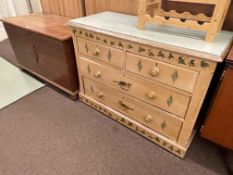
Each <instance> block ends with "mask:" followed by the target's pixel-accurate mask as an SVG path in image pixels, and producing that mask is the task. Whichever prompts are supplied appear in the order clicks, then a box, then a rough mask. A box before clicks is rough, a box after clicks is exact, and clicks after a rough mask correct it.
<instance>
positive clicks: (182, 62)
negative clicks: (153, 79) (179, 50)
mask: <svg viewBox="0 0 233 175" xmlns="http://www.w3.org/2000/svg"><path fill="white" fill-rule="evenodd" d="M178 64H183V65H186V63H185V60H184V58H183V57H182V56H180V57H179V61H178Z"/></svg>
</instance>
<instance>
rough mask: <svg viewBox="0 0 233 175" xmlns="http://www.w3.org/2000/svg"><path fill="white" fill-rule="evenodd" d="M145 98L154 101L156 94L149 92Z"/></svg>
mask: <svg viewBox="0 0 233 175" xmlns="http://www.w3.org/2000/svg"><path fill="white" fill-rule="evenodd" d="M147 97H148V98H149V99H151V100H153V99H155V97H156V94H155V92H154V91H150V92H149V93H148V94H147Z"/></svg>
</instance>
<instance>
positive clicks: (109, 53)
mask: <svg viewBox="0 0 233 175" xmlns="http://www.w3.org/2000/svg"><path fill="white" fill-rule="evenodd" d="M107 56H108V61H109V62H111V59H112V53H111V51H110V50H109V51H108V55H107Z"/></svg>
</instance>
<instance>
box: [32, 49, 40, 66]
mask: <svg viewBox="0 0 233 175" xmlns="http://www.w3.org/2000/svg"><path fill="white" fill-rule="evenodd" d="M33 52H34V56H35V60H36V63H37V64H38V63H39V54H38V52H37V50H36V46H33Z"/></svg>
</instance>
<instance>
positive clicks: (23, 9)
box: [12, 0, 29, 15]
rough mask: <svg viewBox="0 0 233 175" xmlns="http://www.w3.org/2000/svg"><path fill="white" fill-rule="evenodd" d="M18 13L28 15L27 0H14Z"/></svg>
mask: <svg viewBox="0 0 233 175" xmlns="http://www.w3.org/2000/svg"><path fill="white" fill-rule="evenodd" d="M12 1H13V4H14V7H15V12H16V15H26V14H29V11H28V6H27V2H26V0H12Z"/></svg>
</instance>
